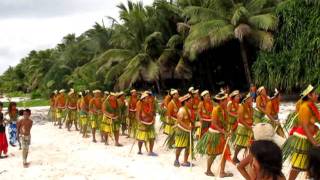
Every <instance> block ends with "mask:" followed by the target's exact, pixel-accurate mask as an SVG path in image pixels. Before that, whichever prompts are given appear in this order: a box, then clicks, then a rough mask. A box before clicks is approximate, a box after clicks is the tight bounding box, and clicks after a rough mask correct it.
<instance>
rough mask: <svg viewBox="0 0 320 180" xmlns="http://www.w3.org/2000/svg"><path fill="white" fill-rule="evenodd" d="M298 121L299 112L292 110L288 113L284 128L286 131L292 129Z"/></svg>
mask: <svg viewBox="0 0 320 180" xmlns="http://www.w3.org/2000/svg"><path fill="white" fill-rule="evenodd" d="M297 123H298V113H296V112H292V113H290V114H289V115H288V117H287V119H286V122H285V123H284V125H283V128H284V129H285V130H286V131H290V130H291V129H292V128H293V127H294V126H295V125H296V124H297Z"/></svg>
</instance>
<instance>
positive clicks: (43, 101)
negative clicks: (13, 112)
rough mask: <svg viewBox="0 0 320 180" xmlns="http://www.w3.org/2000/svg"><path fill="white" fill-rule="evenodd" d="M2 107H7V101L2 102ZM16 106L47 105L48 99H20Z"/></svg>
mask: <svg viewBox="0 0 320 180" xmlns="http://www.w3.org/2000/svg"><path fill="white" fill-rule="evenodd" d="M3 105H4V107H8V105H9V103H8V102H5V103H3ZM17 106H18V108H24V107H26V108H30V107H38V106H49V100H47V99H34V100H28V101H21V102H18V103H17Z"/></svg>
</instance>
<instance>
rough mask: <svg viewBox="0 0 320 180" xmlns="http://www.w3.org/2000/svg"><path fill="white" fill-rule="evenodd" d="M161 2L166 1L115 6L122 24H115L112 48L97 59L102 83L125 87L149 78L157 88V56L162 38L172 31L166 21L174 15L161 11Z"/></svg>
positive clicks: (163, 41)
mask: <svg viewBox="0 0 320 180" xmlns="http://www.w3.org/2000/svg"><path fill="white" fill-rule="evenodd" d="M164 3H167V2H165V1H156V3H155V4H154V6H145V7H144V6H143V4H142V3H141V2H138V3H133V2H131V1H128V2H127V5H124V4H122V3H121V4H120V5H118V8H119V9H120V19H121V21H122V22H123V23H122V24H120V23H118V22H115V23H116V24H114V33H113V35H112V39H111V44H112V46H113V47H115V48H113V49H109V50H107V51H106V52H105V53H103V54H102V55H101V56H100V57H98V58H97V61H98V62H99V63H100V64H101V66H99V67H100V68H99V69H98V71H97V72H98V73H103V74H105V83H107V84H108V83H112V84H115V86H114V87H115V89H125V88H128V87H131V86H132V85H133V84H134V83H135V82H136V81H148V82H154V83H155V84H156V85H157V87H158V90H159V89H160V87H159V80H160V79H161V77H160V63H159V61H158V59H159V57H160V55H161V54H162V52H163V49H164V48H165V41H166V40H167V39H168V38H170V37H171V34H173V33H175V32H173V31H175V28H172V27H171V26H170V24H169V23H171V22H170V21H167V20H169V18H172V17H174V16H175V15H174V14H172V13H171V14H170V13H164V11H165V8H164V6H163V5H164ZM172 29H173V30H172ZM171 32H172V33H171ZM163 34H165V37H163ZM109 85H110V84H109Z"/></svg>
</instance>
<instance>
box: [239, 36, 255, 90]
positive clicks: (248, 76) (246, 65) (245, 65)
mask: <svg viewBox="0 0 320 180" xmlns="http://www.w3.org/2000/svg"><path fill="white" fill-rule="evenodd" d="M240 51H241V57H242V62H243V68H244V73H245V76H246V80H247V83H248V84H251V82H252V80H251V74H250V68H249V63H248V57H247V53H246V49H245V47H244V43H243V40H240Z"/></svg>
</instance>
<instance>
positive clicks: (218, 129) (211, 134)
mask: <svg viewBox="0 0 320 180" xmlns="http://www.w3.org/2000/svg"><path fill="white" fill-rule="evenodd" d="M214 99H215V101H216V102H217V103H218V104H217V106H215V107H214V108H213V110H212V118H211V119H212V121H211V125H210V128H209V130H208V131H207V132H206V133H205V134H204V135H203V136H202V137H201V139H200V140H199V142H198V144H197V151H198V152H199V153H200V154H202V155H203V154H207V155H208V156H209V157H208V160H207V171H206V172H205V174H206V175H207V176H214V174H213V173H212V171H211V166H212V164H213V162H214V160H215V158H216V157H217V156H218V155H222V157H221V158H222V160H221V164H220V165H219V166H220V167H219V168H220V172H219V177H222V178H223V177H232V176H233V174H232V173H227V172H225V164H226V155H229V152H227V151H229V150H228V149H229V148H225V146H227V145H226V143H228V142H227V141H226V138H227V137H228V136H229V133H228V132H227V129H226V126H225V125H224V124H225V123H226V120H227V102H228V95H227V94H225V93H224V92H220V93H219V94H217V95H216V96H215V97H214Z"/></svg>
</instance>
